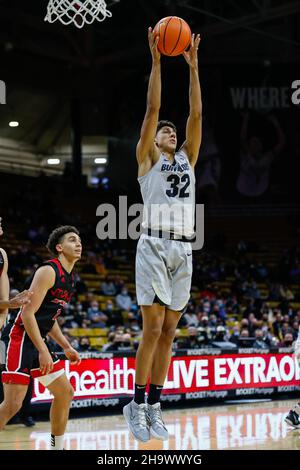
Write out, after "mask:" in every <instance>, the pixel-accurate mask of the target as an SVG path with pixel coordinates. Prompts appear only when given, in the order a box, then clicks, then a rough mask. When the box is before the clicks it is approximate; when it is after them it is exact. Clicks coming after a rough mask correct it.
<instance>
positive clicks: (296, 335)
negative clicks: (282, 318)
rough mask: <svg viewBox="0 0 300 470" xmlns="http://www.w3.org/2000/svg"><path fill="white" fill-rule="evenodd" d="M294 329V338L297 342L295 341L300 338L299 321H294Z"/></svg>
mask: <svg viewBox="0 0 300 470" xmlns="http://www.w3.org/2000/svg"><path fill="white" fill-rule="evenodd" d="M292 329H293V338H294V340H295V339H297V338H298V332H299V322H298V320H294V321H293V324H292Z"/></svg>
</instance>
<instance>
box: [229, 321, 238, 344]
mask: <svg viewBox="0 0 300 470" xmlns="http://www.w3.org/2000/svg"><path fill="white" fill-rule="evenodd" d="M239 337H240V326H239V324H238V322H236V324H235V325H234V326H233V328H232V334H231V336H230V338H229V341H230V342H231V343H234V344H236V345H238V343H239Z"/></svg>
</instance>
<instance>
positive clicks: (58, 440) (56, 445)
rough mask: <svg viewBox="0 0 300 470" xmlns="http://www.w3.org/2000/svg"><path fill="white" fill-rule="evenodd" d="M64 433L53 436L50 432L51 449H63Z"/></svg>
mask: <svg viewBox="0 0 300 470" xmlns="http://www.w3.org/2000/svg"><path fill="white" fill-rule="evenodd" d="M63 448H64V434H63V435H62V436H53V434H51V450H63Z"/></svg>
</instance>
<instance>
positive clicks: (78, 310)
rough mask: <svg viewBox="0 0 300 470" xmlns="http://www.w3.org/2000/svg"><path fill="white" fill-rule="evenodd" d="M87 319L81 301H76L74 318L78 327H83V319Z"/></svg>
mask: <svg viewBox="0 0 300 470" xmlns="http://www.w3.org/2000/svg"><path fill="white" fill-rule="evenodd" d="M85 319H87V312H86V311H84V310H83V306H82V303H81V302H79V301H78V302H76V304H75V307H74V320H75V321H76V323H77V324H78V326H79V328H81V327H83V324H82V323H83V320H85Z"/></svg>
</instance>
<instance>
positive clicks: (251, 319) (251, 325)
mask: <svg viewBox="0 0 300 470" xmlns="http://www.w3.org/2000/svg"><path fill="white" fill-rule="evenodd" d="M248 321H249V326H248V330H249V335H250V336H254V332H255V330H256V328H257V319H256V317H255V315H254V313H250V314H249V316H248Z"/></svg>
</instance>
